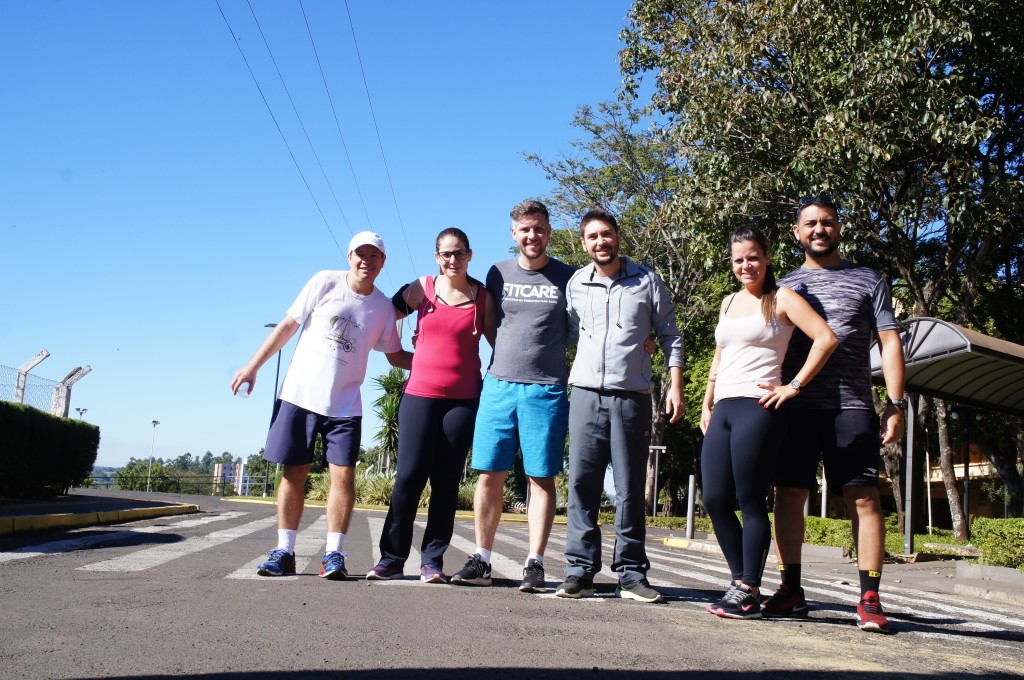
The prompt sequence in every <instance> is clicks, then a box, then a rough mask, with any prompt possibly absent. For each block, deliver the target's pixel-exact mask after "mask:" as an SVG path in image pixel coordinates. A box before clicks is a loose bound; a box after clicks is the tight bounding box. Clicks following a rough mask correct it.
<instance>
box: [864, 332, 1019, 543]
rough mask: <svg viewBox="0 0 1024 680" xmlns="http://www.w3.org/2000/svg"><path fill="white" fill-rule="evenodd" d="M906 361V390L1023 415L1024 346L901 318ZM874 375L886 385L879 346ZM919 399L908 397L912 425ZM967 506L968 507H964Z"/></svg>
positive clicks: (910, 434)
mask: <svg viewBox="0 0 1024 680" xmlns="http://www.w3.org/2000/svg"><path fill="white" fill-rule="evenodd" d="M900 340H901V342H902V344H903V354H904V357H905V359H906V372H905V374H904V390H905V391H906V392H907V393H908V394H909V393H914V394H924V395H927V396H929V397H937V398H940V399H948V400H950V401H955V402H957V403H961V404H968V405H970V406H974V407H976V408H980V409H983V410H989V411H999V412H1001V413H1008V414H1010V415H1015V416H1024V347H1022V346H1021V345H1017V344H1014V343H1012V342H1008V341H1006V340H1000V339H998V338H993V337H990V336H988V335H983V334H982V333H978V332H977V331H972V330H970V329H968V328H964V327H962V326H957V325H955V324H951V323H949V322H948V321H942V320H940V319H933V318H931V317H927V316H922V317H914V318H910V319H907V320H906V321H901V322H900ZM871 379H872V380H873V381H874V382H875V383H876V384H879V385H884V384H885V381H884V379H883V376H882V356H881V353H880V352H879V349H878V344H877V343H876V344H874V345H872V347H871ZM915 406H916V405H915V404H914V401H913V400H912V399H909V400H908V401H907V407H908V408H907V422H908V423H909V424H913V423H914V422H915V418H914V408H915ZM914 429H915V428H913V427H908V428H907V445H906V447H904V451H905V455H906V457H907V463H906V469H907V470H912V469H913V460H914ZM904 479H905V481H904V485H905V487H906V488H905V489H904V494H903V498H904V506H905V507H904V515H905V517H906V522H905V525H906V527H905V535H904V550H905V551H906V552H907V554H910V553H912V552H914V533H913V526H914V520H913V493H912V492H913V485H912V484H911V480H910V478H909V476H907V475H904ZM965 510H966V508H965Z"/></svg>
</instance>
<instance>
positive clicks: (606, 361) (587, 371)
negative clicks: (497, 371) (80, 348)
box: [566, 257, 683, 393]
mask: <svg viewBox="0 0 1024 680" xmlns="http://www.w3.org/2000/svg"><path fill="white" fill-rule="evenodd" d="M619 259H620V260H621V262H622V266H621V267H620V269H619V272H618V273H617V274H616V275H615V276H614V277H613V278H612V279H611V281H610V284H609V280H608V279H605V278H602V277H600V276H597V275H596V273H595V269H594V265H593V263H591V264H589V265H587V266H586V267H584V268H583V269H580V270H579V271H578V272H576V273H575V274H573V276H572V278H571V279H569V285H568V288H567V290H566V297H567V306H568V310H569V319H570V323H573V324H577V325H578V328H579V342H578V343H577V348H576V361H575V362H574V363H573V365H572V370H571V371H570V372H569V384H570V385H574V386H578V387H585V388H588V389H594V390H626V391H631V392H646V393H649V392H650V391H651V389H652V385H651V356H650V355H649V354H648V353H647V352H645V351H644V341H645V340H646V339H647V338H648V337H649V336H650V335H651V332H652V331H653V332H654V334H655V335H656V336H657V339H658V343H659V344H660V345H661V349H662V351H664V352H665V358H666V361H665V364H666V365H667V366H669V367H672V366H679V367H682V365H683V338H682V336H681V335H680V334H679V329H678V328H677V327H676V317H675V306H674V305H673V304H672V302H671V301H670V300H669V296H668V291H667V290H666V289H665V284H664V283H663V282H662V280H661V279H660V278H658V276H657V274H655V273H654V272H652V271H651V270H650V269H648V268H647V267H643V266H641V265H639V264H637V263H636V262H633V261H632V260H630V259H629V258H627V257H620V258H619Z"/></svg>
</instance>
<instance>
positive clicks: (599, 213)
mask: <svg viewBox="0 0 1024 680" xmlns="http://www.w3.org/2000/svg"><path fill="white" fill-rule="evenodd" d="M594 220H597V221H598V222H604V223H605V224H607V225H608V226H610V227H611V228H612V229H614V230H615V231H618V230H619V223H618V221H616V219H615V215H612V214H611V213H610V212H608V211H607V210H605V209H604V208H591V209H590V210H588V211H587V213H586V214H585V215H584V216H583V218H582V219H581V220H580V235H582V234H583V227H585V226H587V223H588V222H593V221H594Z"/></svg>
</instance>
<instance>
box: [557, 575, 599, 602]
mask: <svg viewBox="0 0 1024 680" xmlns="http://www.w3.org/2000/svg"><path fill="white" fill-rule="evenodd" d="M593 594H594V577H593V576H566V577H565V583H563V584H562V585H560V586H558V590H556V591H555V595H557V596H558V597H573V598H580V597H586V596H587V595H593Z"/></svg>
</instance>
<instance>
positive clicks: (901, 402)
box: [885, 397, 907, 412]
mask: <svg viewBox="0 0 1024 680" xmlns="http://www.w3.org/2000/svg"><path fill="white" fill-rule="evenodd" d="M885 403H887V404H892V405H893V406H895V407H896V408H898V409H899V410H901V411H903V412H906V410H907V398H906V397H900V398H899V399H892V398H890V397H886V398H885Z"/></svg>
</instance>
